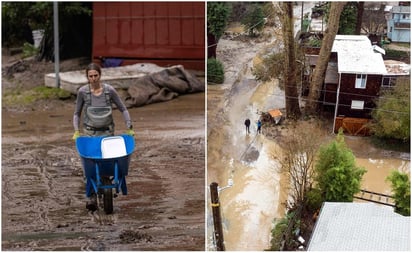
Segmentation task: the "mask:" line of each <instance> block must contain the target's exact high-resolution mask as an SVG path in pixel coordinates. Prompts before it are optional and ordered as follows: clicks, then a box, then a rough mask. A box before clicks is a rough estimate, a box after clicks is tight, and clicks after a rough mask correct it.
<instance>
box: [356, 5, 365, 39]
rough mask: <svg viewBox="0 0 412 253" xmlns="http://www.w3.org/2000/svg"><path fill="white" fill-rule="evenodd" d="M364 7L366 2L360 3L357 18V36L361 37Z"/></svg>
mask: <svg viewBox="0 0 412 253" xmlns="http://www.w3.org/2000/svg"><path fill="white" fill-rule="evenodd" d="M364 5H365V2H358V14H357V17H356V30H355V34H356V35H360V32H361V28H362V17H363V8H364Z"/></svg>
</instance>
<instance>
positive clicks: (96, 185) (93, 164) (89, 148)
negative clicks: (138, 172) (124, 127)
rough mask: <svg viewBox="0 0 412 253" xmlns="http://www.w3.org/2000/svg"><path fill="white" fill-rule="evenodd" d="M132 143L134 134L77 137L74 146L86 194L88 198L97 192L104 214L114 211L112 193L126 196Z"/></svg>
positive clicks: (133, 144)
mask: <svg viewBox="0 0 412 253" xmlns="http://www.w3.org/2000/svg"><path fill="white" fill-rule="evenodd" d="M134 146H135V142H134V138H133V136H130V135H126V134H124V135H117V136H80V137H78V138H77V139H76V149H77V152H78V153H79V155H80V158H81V162H82V166H83V170H84V175H85V177H86V196H87V197H89V198H90V197H91V196H92V194H96V196H97V197H98V198H97V199H99V201H100V204H101V201H102V199H103V207H104V211H105V213H106V214H111V213H113V195H114V197H117V196H118V194H119V192H120V191H121V192H122V194H123V195H127V185H126V176H127V175H128V171H129V164H130V155H131V154H132V153H133V151H134ZM113 189H114V190H115V194H113Z"/></svg>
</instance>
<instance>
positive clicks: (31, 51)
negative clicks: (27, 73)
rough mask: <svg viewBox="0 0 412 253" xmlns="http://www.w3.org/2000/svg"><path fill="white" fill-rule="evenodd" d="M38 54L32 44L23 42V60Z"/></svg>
mask: <svg viewBox="0 0 412 253" xmlns="http://www.w3.org/2000/svg"><path fill="white" fill-rule="evenodd" d="M38 52H39V49H37V48H35V47H34V46H33V45H32V44H30V43H27V42H25V43H24V44H23V58H26V57H30V56H34V55H36V54H37V53H38Z"/></svg>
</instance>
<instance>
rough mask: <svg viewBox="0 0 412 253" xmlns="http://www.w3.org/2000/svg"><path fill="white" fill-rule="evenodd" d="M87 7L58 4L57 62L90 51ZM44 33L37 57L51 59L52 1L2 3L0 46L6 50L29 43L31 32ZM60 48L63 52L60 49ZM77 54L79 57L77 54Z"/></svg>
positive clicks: (76, 4)
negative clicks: (38, 31) (58, 50)
mask: <svg viewBox="0 0 412 253" xmlns="http://www.w3.org/2000/svg"><path fill="white" fill-rule="evenodd" d="M91 4H92V3H87V2H59V3H58V9H59V34H60V40H61V42H60V49H61V52H60V59H64V58H69V57H70V56H73V57H78V56H85V55H88V54H89V52H90V51H91V49H90V48H91V26H92V24H91V23H88V21H89V20H91V18H90V16H91V13H92V10H91ZM38 29H42V30H44V37H43V39H44V45H45V46H44V47H43V48H41V49H40V50H39V54H40V55H41V57H40V58H39V60H41V59H43V58H46V59H47V60H50V59H53V56H54V49H53V45H54V44H53V43H54V42H53V38H54V36H53V2H44V1H43V2H18V1H16V2H2V43H3V45H6V46H7V47H21V46H23V44H24V43H25V42H27V43H30V44H33V37H32V31H33V30H38ZM62 48H64V49H65V50H62ZM79 54H80V55H79Z"/></svg>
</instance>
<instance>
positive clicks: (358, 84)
mask: <svg viewBox="0 0 412 253" xmlns="http://www.w3.org/2000/svg"><path fill="white" fill-rule="evenodd" d="M366 79H367V75H365V74H356V81H355V88H356V89H366Z"/></svg>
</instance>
